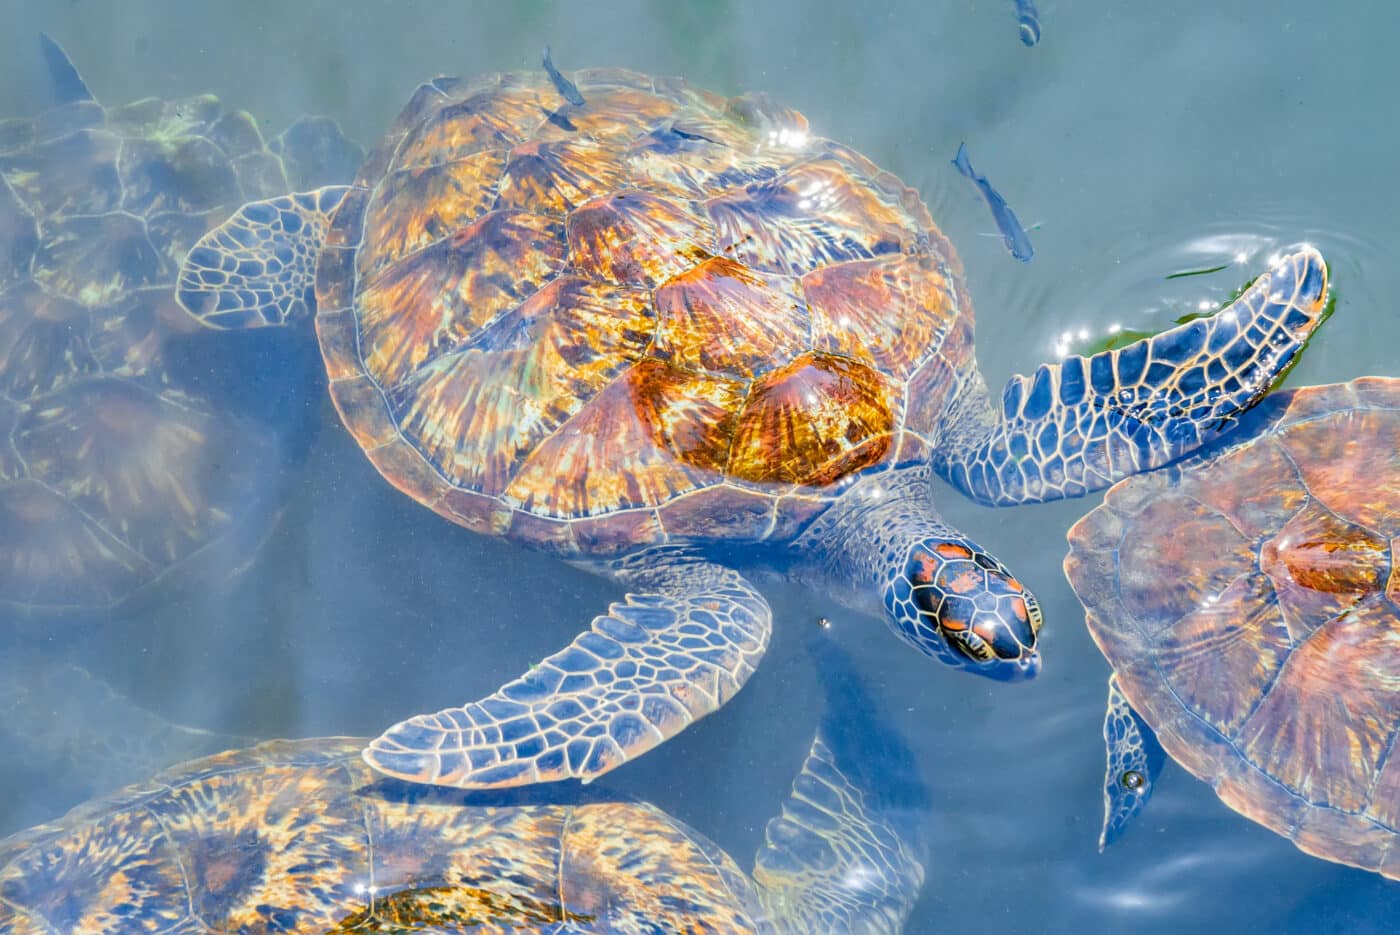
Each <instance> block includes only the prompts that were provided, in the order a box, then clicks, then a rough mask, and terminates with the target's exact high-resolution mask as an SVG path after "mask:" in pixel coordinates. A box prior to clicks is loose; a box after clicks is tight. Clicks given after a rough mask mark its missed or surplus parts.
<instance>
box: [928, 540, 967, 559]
mask: <svg viewBox="0 0 1400 935" xmlns="http://www.w3.org/2000/svg"><path fill="white" fill-rule="evenodd" d="M933 550H934V551H935V552H937V553H938V554H939V555H941V556H943V557H944V558H972V550H971V549H969V548H967V547H966V546H962V545H958V544H957V543H956V542H940V543H938V545H936V546H934V547H933Z"/></svg>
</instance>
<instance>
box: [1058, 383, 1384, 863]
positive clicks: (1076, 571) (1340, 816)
mask: <svg viewBox="0 0 1400 935" xmlns="http://www.w3.org/2000/svg"><path fill="white" fill-rule="evenodd" d="M1397 439H1400V380H1397V379H1390V378H1376V377H1369V378H1363V379H1359V380H1356V381H1354V382H1352V383H1345V384H1333V385H1330V386H1311V387H1304V388H1302V389H1299V390H1296V391H1288V392H1284V393H1280V394H1277V395H1276V396H1274V397H1272V398H1270V399H1269V400H1266V401H1265V402H1264V403H1263V405H1261V406H1260V407H1259V408H1258V409H1256V410H1255V411H1254V412H1252V413H1250V414H1249V415H1248V416H1247V417H1245V418H1244V419H1243V420H1242V421H1241V424H1240V426H1239V429H1238V431H1236V432H1235V433H1234V434H1232V435H1231V436H1230V437H1229V439H1227V440H1225V442H1224V443H1222V445H1221V447H1220V448H1219V450H1215V451H1209V452H1205V453H1202V454H1201V455H1200V456H1198V457H1194V458H1191V459H1189V460H1187V461H1184V462H1182V463H1181V464H1179V465H1176V466H1173V467H1170V468H1168V469H1166V470H1164V471H1158V472H1156V473H1154V474H1152V475H1149V476H1144V477H1139V478H1131V479H1129V480H1125V481H1123V482H1121V483H1119V484H1118V485H1117V486H1115V487H1114V488H1113V489H1112V490H1110V491H1109V492H1108V495H1107V496H1106V497H1105V499H1104V503H1103V505H1102V506H1100V507H1098V508H1097V509H1095V510H1093V511H1091V512H1090V513H1089V514H1088V515H1087V516H1085V517H1084V518H1083V519H1082V520H1080V521H1079V522H1078V523H1077V524H1075V526H1074V528H1072V529H1071V530H1070V533H1069V544H1070V551H1069V557H1068V558H1066V559H1065V572H1066V574H1068V576H1069V579H1070V583H1071V584H1073V586H1074V589H1075V592H1076V593H1077V594H1078V595H1079V598H1080V600H1081V601H1083V602H1084V607H1085V609H1086V611H1087V615H1088V621H1089V630H1090V632H1091V633H1092V634H1093V637H1094V641H1095V642H1096V643H1098V645H1099V648H1100V649H1101V650H1102V651H1103V654H1104V655H1105V656H1106V657H1107V658H1108V661H1109V664H1110V665H1111V666H1112V667H1113V671H1114V675H1113V679H1112V683H1111V686H1110V698H1109V714H1108V718H1107V719H1106V721H1105V730H1104V733H1105V736H1106V737H1107V738H1108V741H1109V772H1108V775H1107V776H1106V777H1105V780H1104V784H1105V790H1106V801H1107V809H1106V813H1105V839H1106V840H1112V838H1113V837H1114V836H1115V835H1116V834H1117V833H1118V832H1119V831H1121V829H1122V825H1123V824H1124V823H1125V822H1127V821H1128V820H1129V819H1131V818H1132V817H1133V815H1134V814H1136V812H1137V811H1138V810H1139V809H1140V808H1141V807H1142V805H1143V804H1144V803H1145V801H1146V798H1147V795H1148V794H1149V793H1150V791H1151V787H1152V782H1153V780H1154V779H1155V778H1156V771H1157V768H1158V767H1159V766H1160V763H1161V757H1160V752H1159V748H1157V746H1156V744H1157V741H1158V739H1160V743H1161V747H1164V748H1165V750H1166V752H1167V753H1169V754H1171V756H1172V758H1173V759H1175V760H1176V761H1177V762H1179V763H1181V764H1182V765H1183V766H1185V767H1186V768H1187V769H1188V770H1189V771H1191V772H1192V773H1193V774H1195V775H1196V776H1197V777H1199V778H1200V779H1202V780H1204V781H1205V782H1208V783H1210V784H1211V786H1212V787H1213V788H1214V789H1215V791H1216V794H1217V795H1219V796H1220V798H1221V800H1222V801H1223V802H1225V804H1226V805H1228V806H1230V807H1231V808H1233V809H1235V810H1236V811H1238V812H1240V813H1241V814H1243V815H1245V816H1246V817H1248V818H1251V819H1253V820H1254V821H1257V822H1259V823H1260V824H1262V825H1264V826H1265V827H1266V828H1269V829H1271V830H1273V831H1276V832H1278V833H1279V834H1281V835H1283V836H1284V837H1287V838H1288V839H1290V840H1291V841H1293V843H1294V844H1296V845H1297V846H1298V847H1299V848H1301V849H1302V850H1304V851H1306V852H1307V853H1309V854H1314V855H1317V856H1319V857H1325V858H1327V859H1329V860H1335V861H1339V862H1341V863H1346V864H1352V865H1354V866H1358V867H1364V868H1366V869H1368V870H1374V871H1378V872H1379V873H1382V874H1384V875H1386V876H1388V877H1392V878H1397V879H1400V757H1396V756H1393V755H1392V752H1393V749H1394V747H1395V743H1396V737H1397V736H1400V705H1397V704H1396V699H1397V698H1400V564H1397V557H1400V556H1397V551H1396V544H1397V543H1400V445H1397ZM1154 732H1155V734H1156V737H1155V738H1154V736H1153V734H1154ZM1154 758H1155V762H1154Z"/></svg>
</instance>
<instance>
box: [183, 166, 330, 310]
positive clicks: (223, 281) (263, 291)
mask: <svg viewBox="0 0 1400 935" xmlns="http://www.w3.org/2000/svg"><path fill="white" fill-rule="evenodd" d="M347 191H349V187H348V186H345V185H327V186H325V187H324V188H318V189H316V190H315V191H311V192H298V193H296V194H291V195H282V196H279V197H277V198H269V199H267V200H266V201H254V202H250V203H249V204H246V205H244V206H243V207H242V208H239V209H238V212H237V213H236V214H234V216H233V217H231V218H229V219H228V220H227V221H225V222H224V223H222V224H220V225H219V226H218V227H216V228H214V229H213V230H211V231H210V232H209V233H207V234H205V235H204V236H203V237H201V238H200V239H199V241H198V242H197V243H196V244H195V245H194V246H193V247H192V248H190V252H189V254H188V255H187V256H186V257H185V264H184V266H183V267H182V268H181V269H180V278H179V280H178V281H177V282H176V286H175V292H176V296H177V297H178V298H179V300H180V304H181V305H182V306H184V308H185V310H186V311H187V312H189V313H190V314H191V315H193V316H194V317H195V318H197V319H199V321H200V322H201V323H202V324H204V325H207V326H208V327H210V328H218V329H235V328H265V327H268V326H272V325H284V324H287V323H288V322H289V321H300V320H304V319H306V318H308V317H309V316H311V315H313V314H314V313H315V311H316V259H317V257H318V256H320V253H321V247H322V245H323V244H324V243H325V240H326V231H327V230H328V229H329V228H330V224H331V218H332V217H333V216H334V215H335V209H336V208H337V207H338V206H339V205H340V202H341V200H342V199H343V198H344V197H345V193H346V192H347Z"/></svg>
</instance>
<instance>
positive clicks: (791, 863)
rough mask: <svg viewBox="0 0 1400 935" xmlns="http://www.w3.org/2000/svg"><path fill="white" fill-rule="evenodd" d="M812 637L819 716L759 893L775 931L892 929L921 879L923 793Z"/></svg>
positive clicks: (852, 679) (859, 695) (832, 650)
mask: <svg viewBox="0 0 1400 935" xmlns="http://www.w3.org/2000/svg"><path fill="white" fill-rule="evenodd" d="M819 643H820V645H819V646H818V647H817V650H816V655H817V658H818V661H819V662H820V663H821V666H820V668H821V675H822V681H823V683H824V685H825V689H826V694H827V706H826V713H825V716H824V717H823V719H822V723H821V726H820V728H819V729H818V732H817V736H816V738H815V739H813V741H812V746H811V749H810V750H809V752H808V754H807V758H806V761H805V762H804V763H803V764H802V771H801V772H800V773H799V774H798V776H797V778H796V779H794V780H793V783H792V793H791V795H789V796H788V799H787V801H785V802H784V803H783V807H782V813H781V814H780V815H779V816H778V817H776V818H774V819H773V820H771V821H770V822H768V827H767V829H766V832H765V839H766V843H765V844H764V846H763V847H762V848H761V849H760V850H759V852H758V854H757V855H756V857H755V859H754V872H753V879H754V884H755V889H756V893H757V896H758V899H759V902H760V904H761V906H762V909H763V912H764V915H765V917H766V918H767V919H768V920H769V921H770V922H772V923H773V925H774V928H775V929H776V930H777V931H780V932H794V933H797V932H802V933H807V932H811V933H827V932H851V933H857V932H858V933H868V935H875V933H891V935H893V933H897V932H901V931H903V929H904V922H905V920H906V919H907V918H908V916H909V913H910V912H911V911H912V910H913V908H914V902H915V901H916V900H917V899H918V895H919V889H920V887H921V886H922V885H923V881H924V853H923V852H924V846H923V834H922V827H923V825H924V823H925V822H926V821H927V820H928V813H929V797H928V791H927V789H926V788H925V786H924V784H923V781H922V779H921V777H920V775H919V772H918V767H917V764H916V762H915V760H914V757H913V754H912V753H911V752H910V751H909V750H908V748H907V747H906V746H905V745H904V743H903V741H902V740H900V738H899V737H898V736H896V735H895V734H894V732H893V731H891V730H890V729H889V728H888V727H886V726H885V724H884V723H883V720H882V718H881V716H880V714H881V712H879V711H878V710H877V709H876V707H875V704H874V701H873V699H871V698H870V697H869V696H868V694H867V693H866V691H865V689H864V687H863V686H862V684H861V683H860V681H859V678H858V676H857V675H856V674H855V673H854V671H853V669H852V668H851V666H850V664H849V662H848V660H847V659H846V658H845V657H844V655H841V654H840V653H839V651H838V650H837V649H836V647H835V646H834V644H832V643H830V641H829V640H827V639H825V638H820V640H819Z"/></svg>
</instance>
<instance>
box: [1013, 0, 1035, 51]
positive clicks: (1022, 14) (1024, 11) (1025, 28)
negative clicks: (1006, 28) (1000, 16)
mask: <svg viewBox="0 0 1400 935" xmlns="http://www.w3.org/2000/svg"><path fill="white" fill-rule="evenodd" d="M1016 22H1017V23H1019V24H1020V26H1021V42H1022V44H1023V45H1026V46H1032V45H1035V44H1036V43H1037V42H1039V41H1040V12H1039V11H1038V10H1036V8H1035V0H1016Z"/></svg>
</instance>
